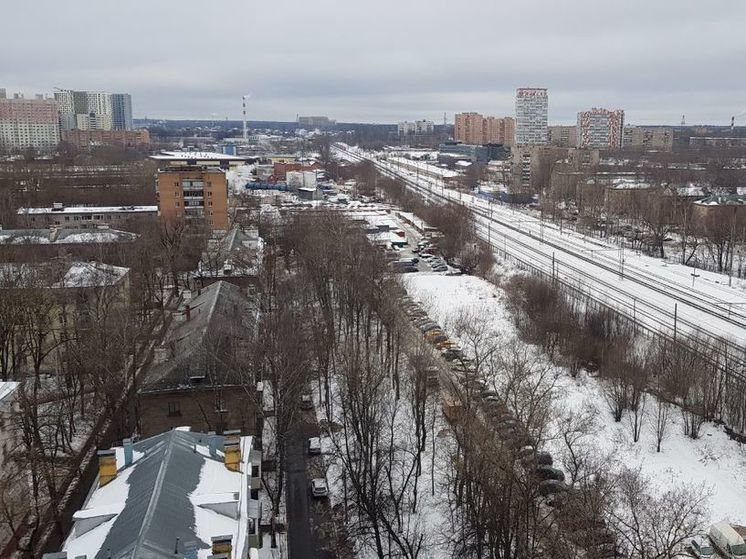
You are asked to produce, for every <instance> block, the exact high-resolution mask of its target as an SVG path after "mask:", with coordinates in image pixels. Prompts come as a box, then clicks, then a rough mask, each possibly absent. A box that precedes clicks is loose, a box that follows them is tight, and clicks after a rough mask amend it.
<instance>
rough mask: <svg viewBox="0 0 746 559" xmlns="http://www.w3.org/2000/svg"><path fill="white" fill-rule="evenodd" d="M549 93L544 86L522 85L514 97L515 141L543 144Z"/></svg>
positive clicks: (545, 132) (526, 143)
mask: <svg viewBox="0 0 746 559" xmlns="http://www.w3.org/2000/svg"><path fill="white" fill-rule="evenodd" d="M548 114H549V94H548V92H547V90H546V89H544V88H535V87H530V88H529V87H522V88H519V89H518V91H517V92H516V97H515V143H516V145H519V146H524V145H545V144H546V143H547V140H548V126H547V124H548Z"/></svg>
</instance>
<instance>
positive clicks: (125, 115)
mask: <svg viewBox="0 0 746 559" xmlns="http://www.w3.org/2000/svg"><path fill="white" fill-rule="evenodd" d="M111 127H112V128H113V129H114V130H132V96H131V95H130V94H129V93H112V94H111Z"/></svg>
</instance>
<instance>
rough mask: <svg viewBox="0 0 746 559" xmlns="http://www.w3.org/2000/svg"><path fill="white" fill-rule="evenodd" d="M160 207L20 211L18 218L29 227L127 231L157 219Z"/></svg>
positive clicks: (59, 205)
mask: <svg viewBox="0 0 746 559" xmlns="http://www.w3.org/2000/svg"><path fill="white" fill-rule="evenodd" d="M157 215H158V206H64V205H63V204H53V205H52V207H44V208H19V209H18V218H19V221H20V222H21V224H22V225H23V226H25V227H32V228H35V229H38V228H42V227H60V228H63V229H97V228H99V227H117V228H122V227H124V228H126V227H127V226H128V225H130V224H132V223H133V222H135V221H139V220H142V219H154V218H155V217H156V216H157Z"/></svg>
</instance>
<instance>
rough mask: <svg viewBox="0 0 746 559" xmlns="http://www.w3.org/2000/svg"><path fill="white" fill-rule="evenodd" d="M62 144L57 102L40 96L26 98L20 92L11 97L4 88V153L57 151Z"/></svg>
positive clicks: (0, 136) (0, 124)
mask: <svg viewBox="0 0 746 559" xmlns="http://www.w3.org/2000/svg"><path fill="white" fill-rule="evenodd" d="M59 142H60V127H59V118H58V112H57V103H56V102H55V101H54V100H53V99H48V98H45V97H44V96H43V95H37V96H36V97H35V98H34V99H26V98H24V97H23V95H21V94H20V93H17V94H15V95H14V96H13V98H10V99H9V98H7V96H6V93H5V90H4V89H0V150H2V151H12V150H20V149H26V148H35V149H41V150H48V149H54V148H56V147H57V144H59Z"/></svg>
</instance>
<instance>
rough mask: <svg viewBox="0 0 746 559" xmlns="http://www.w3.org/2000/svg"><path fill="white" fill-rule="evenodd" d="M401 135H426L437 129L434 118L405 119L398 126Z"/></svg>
mask: <svg viewBox="0 0 746 559" xmlns="http://www.w3.org/2000/svg"><path fill="white" fill-rule="evenodd" d="M397 130H398V132H399V136H426V135H428V134H432V133H433V131H434V130H435V124H433V121H432V120H415V121H414V122H410V121H404V122H400V123H399V125H398V126H397Z"/></svg>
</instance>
